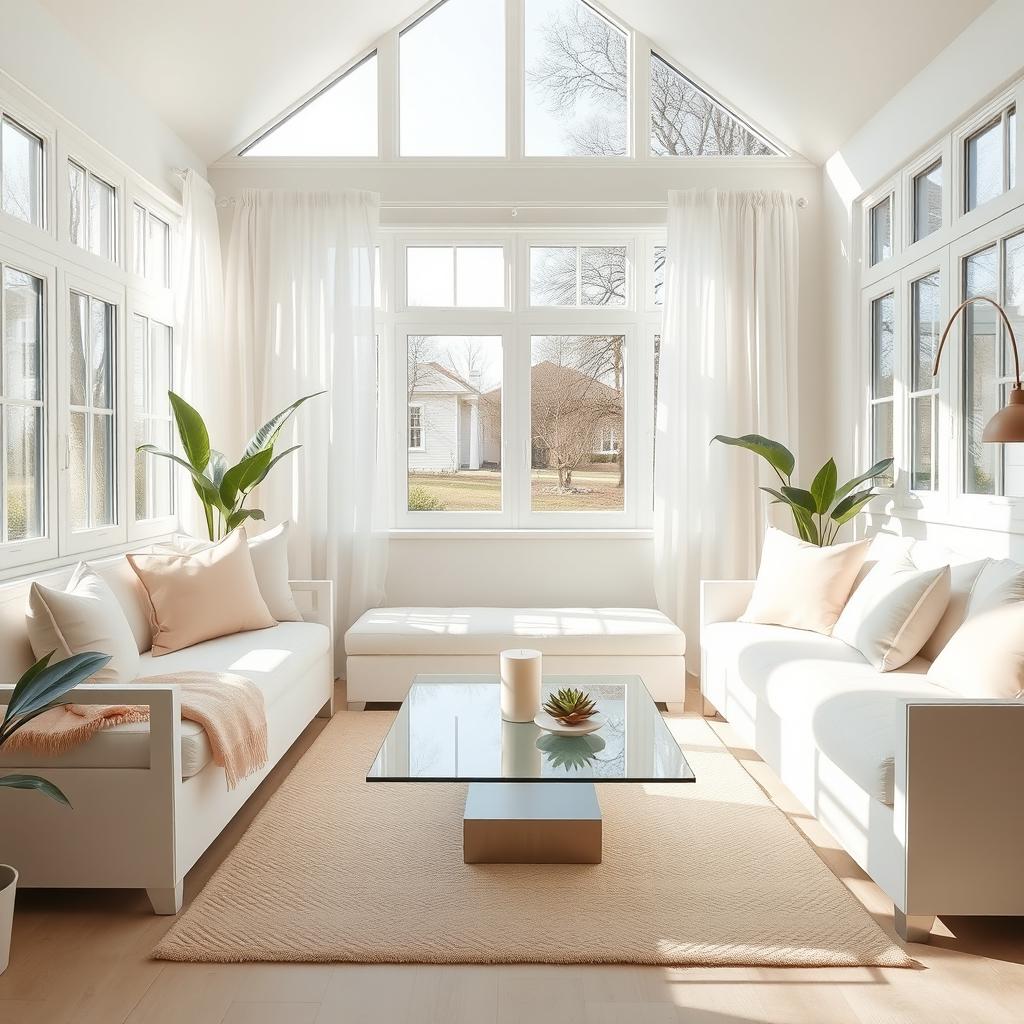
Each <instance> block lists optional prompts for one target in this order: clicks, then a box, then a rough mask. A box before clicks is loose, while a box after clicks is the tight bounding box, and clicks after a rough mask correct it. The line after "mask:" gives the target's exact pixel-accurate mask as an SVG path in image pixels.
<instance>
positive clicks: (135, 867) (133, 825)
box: [0, 555, 334, 914]
mask: <svg viewBox="0 0 1024 1024" xmlns="http://www.w3.org/2000/svg"><path fill="white" fill-rule="evenodd" d="M90 564H91V565H92V566H93V568H94V569H96V570H97V571H98V572H99V573H100V574H101V575H102V576H104V577H105V578H106V579H107V581H108V583H110V584H111V588H112V589H113V590H114V592H115V594H116V595H117V597H118V600H119V601H120V602H121V604H122V607H123V608H124V609H125V612H126V615H128V617H129V619H130V620H132V619H133V617H134V620H135V621H138V615H139V614H140V610H139V608H138V607H137V606H134V603H135V602H136V601H137V599H138V595H137V594H133V592H132V590H131V588H128V587H126V586H125V585H124V578H125V577H124V575H123V570H124V556H123V555H118V556H117V557H115V558H108V559H104V560H102V561H96V562H90ZM72 571H73V566H69V567H66V568H63V569H59V570H56V571H54V572H50V573H47V574H45V575H41V576H38V577H36V578H37V579H39V580H40V581H41V582H44V583H46V584H48V585H50V586H63V585H64V584H65V583H66V582H67V580H68V579H69V578H70V575H71V572H72ZM129 571H130V570H129ZM30 583H31V580H25V579H23V580H19V581H16V582H13V583H6V584H3V585H0V680H3V681H4V682H3V683H2V684H0V705H6V703H7V701H8V699H9V694H10V692H11V690H12V689H13V683H14V681H16V680H17V678H18V677H19V676H20V675H21V674H22V672H24V670H25V669H26V668H28V666H29V665H31V664H32V662H33V661H34V660H35V659H34V658H33V655H32V650H31V647H30V646H29V643H28V637H27V634H26V629H25V606H26V600H27V595H28V589H29V585H30ZM332 587H333V585H332V584H331V583H330V582H327V581H321V580H309V581H292V583H291V588H292V591H293V593H294V594H295V598H296V604H297V605H298V607H299V608H300V610H301V612H302V614H303V617H304V619H305V621H303V622H282V623H279V624H278V625H276V626H273V627H271V628H269V629H261V630H254V631H251V632H247V633H237V634H235V635H233V636H227V637H220V638H218V639H215V640H208V641H206V642H205V643H201V644H196V645H195V646H194V647H189V648H187V649H185V650H182V651H176V652H174V653H172V654H167V655H164V656H162V657H159V658H153V656H152V655H151V654H150V653H148V652H146V653H144V654H142V667H141V669H140V672H139V676H140V680H139V681H137V682H135V683H132V684H128V685H109V684H102V685H101V684H97V683H85V684H83V685H82V686H80V687H78V688H77V689H75V690H73V691H72V692H71V693H70V694H69V699H71V700H73V701H75V702H77V703H83V704H85V703H90V704H142V705H148V706H149V708H150V721H149V722H148V723H144V724H138V725H124V726H118V727H115V728H112V729H109V730H106V731H104V732H101V733H99V734H98V735H96V736H95V737H93V738H92V739H91V740H89V741H88V742H87V743H85V744H83V745H82V746H80V747H78V748H76V749H74V750H72V751H70V752H68V753H66V754H63V755H61V756H60V757H54V758H42V757H38V756H30V755H28V754H26V753H25V752H17V753H14V752H10V753H4V751H3V750H0V774H6V773H8V772H12V771H13V772H18V771H26V772H32V773H35V774H40V775H43V776H45V777H46V778H48V779H50V780H52V781H53V782H54V783H56V784H57V785H58V786H59V787H60V788H61V789H62V790H63V791H64V793H65V794H66V795H67V796H68V799H69V800H70V801H71V804H72V809H71V810H69V809H68V808H67V807H63V806H60V805H58V804H57V803H55V802H54V801H52V800H48V799H46V798H44V797H41V796H39V795H38V794H32V793H25V792H20V791H16V790H11V789H0V820H2V821H3V823H4V825H3V828H2V829H0V862H3V863H7V864H13V865H15V866H16V867H17V869H18V871H19V873H20V876H21V877H20V884H21V885H23V886H41V887H55V888H118V889H121V888H144V889H146V890H147V892H148V894H149V898H150V901H151V902H152V904H153V909H154V911H155V912H156V913H158V914H174V913H177V912H178V911H179V910H180V909H181V899H182V880H183V879H184V877H185V874H186V872H187V871H188V870H189V869H190V868H191V867H192V865H193V864H195V862H196V861H197V860H198V859H199V857H200V856H201V855H202V853H203V851H205V850H206V848H207V847H208V846H209V845H210V843H211V842H213V840H214V839H215V838H216V837H217V836H218V835H219V834H220V832H221V831H222V829H223V828H224V826H225V825H226V824H227V823H228V822H229V821H230V820H231V818H232V817H233V816H234V815H235V813H236V812H237V811H238V810H239V808H240V807H241V806H242V805H243V804H244V803H245V802H246V800H247V799H248V798H249V796H250V795H251V794H252V793H253V791H254V790H255V789H256V787H257V786H258V785H259V784H260V782H261V781H262V780H263V779H264V778H265V777H266V776H267V774H268V773H269V772H270V770H271V769H272V768H273V767H274V765H275V764H276V763H277V762H278V761H279V760H280V759H281V756H282V755H283V754H284V753H285V751H287V750H288V748H289V747H290V746H291V745H292V744H293V743H294V742H295V740H296V738H297V737H298V736H299V734H300V733H301V732H302V731H303V729H305V727H306V726H307V725H308V724H309V722H310V721H311V720H312V719H313V718H315V717H316V716H317V715H321V716H328V717H329V716H330V714H331V713H332V710H333V707H332V701H333V693H334V671H333V667H334V652H333V637H332V623H333V621H334V616H333V607H332V605H333V590H332ZM143 614H144V612H143ZM186 670H212V671H227V672H234V673H237V674H239V675H243V676H246V677H247V678H249V679H251V680H252V681H253V682H254V683H255V684H256V685H257V686H258V687H259V688H260V689H261V690H262V692H263V696H264V700H265V703H266V713H267V727H268V734H269V755H270V756H269V760H268V763H267V765H266V766H265V767H264V768H263V769H261V770H260V771H259V772H256V773H255V774H253V775H251V776H249V777H248V778H247V779H244V780H243V781H242V782H241V783H239V785H238V786H237V787H236V788H235V789H234V790H231V791H230V792H229V791H228V789H227V785H226V783H225V778H224V770H223V769H222V768H219V767H218V766H217V765H215V764H213V762H212V760H211V752H210V745H209V742H208V740H207V737H206V733H205V731H204V730H203V729H202V728H201V727H200V726H198V725H196V724H195V723H194V722H191V721H182V719H181V713H180V707H179V699H178V694H177V691H176V690H175V688H174V687H173V686H169V685H156V684H147V683H145V682H144V681H143V680H142V679H141V677H143V676H146V675H164V674H167V673H173V672H176V671H186Z"/></svg>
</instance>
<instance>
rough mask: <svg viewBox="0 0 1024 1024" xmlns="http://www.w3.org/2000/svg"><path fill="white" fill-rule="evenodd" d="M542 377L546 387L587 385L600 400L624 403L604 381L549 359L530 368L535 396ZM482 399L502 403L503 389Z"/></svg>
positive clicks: (531, 383)
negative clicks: (538, 382)
mask: <svg viewBox="0 0 1024 1024" xmlns="http://www.w3.org/2000/svg"><path fill="white" fill-rule="evenodd" d="M541 377H542V378H545V380H544V381H543V383H544V385H545V386H546V387H557V386H559V384H560V383H561V384H562V385H563V386H564V387H565V388H567V389H568V388H570V387H572V386H573V385H574V384H586V385H587V390H588V392H589V393H590V394H591V395H592V396H593V397H594V398H599V400H601V401H605V402H608V403H609V404H615V403H621V401H622V396H621V395H620V393H619V392H618V391H616V390H615V388H613V387H610V386H609V385H607V384H605V383H603V382H602V381H599V380H595V379H594V378H593V377H591V376H590V375H589V374H586V373H581V372H580V371H579V370H577V369H575V367H572V366H560V365H559V364H558V363H553V362H551V360H549V359H543V360H541V362H539V363H534V364H533V365H532V366H531V367H530V386H531V390H532V392H533V394H534V395H536V394H537V390H538V389H537V381H538V378H541ZM480 398H481V401H483V402H489V403H493V402H497V401H500V399H501V388H500V387H496V388H491V390H490V391H485V392H484V393H483V394H482V395H481V396H480Z"/></svg>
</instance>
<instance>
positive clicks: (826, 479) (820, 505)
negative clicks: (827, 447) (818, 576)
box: [711, 434, 892, 547]
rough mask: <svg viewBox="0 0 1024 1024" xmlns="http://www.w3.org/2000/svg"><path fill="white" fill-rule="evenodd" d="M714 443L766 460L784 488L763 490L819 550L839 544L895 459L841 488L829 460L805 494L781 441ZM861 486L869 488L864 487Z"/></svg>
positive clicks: (748, 437) (756, 437) (750, 438)
mask: <svg viewBox="0 0 1024 1024" xmlns="http://www.w3.org/2000/svg"><path fill="white" fill-rule="evenodd" d="M711 440H712V442H714V441H718V442H720V443H721V444H727V445H732V446H734V447H737V448H745V449H746V450H747V451H749V452H753V453H754V454H755V455H759V456H760V457H761V458H762V459H764V460H765V462H767V463H768V465H769V466H771V467H772V469H773V470H774V471H775V475H776V476H777V477H778V478H779V485H780V486H779V487H762V488H761V490H762V491H766V492H767V493H768V494H770V495H771V496H772V498H773V499H774V501H775V502H777V503H781V504H783V505H786V506H788V508H789V510H790V512H791V513H792V516H793V522H794V523H795V524H796V529H797V533H798V534H799V535H800V539H801V540H805V541H807V542H808V543H809V544H817V545H818V546H819V547H825V546H826V545H828V544H832V543H834V542H835V539H836V537H837V536H838V535H839V531H840V529H841V528H842V527H843V525H844V524H846V523H848V522H849V521H850V520H851V519H853V517H854V516H856V515H857V513H858V512H860V510H861V509H862V508H863V507H864V506H865V505H866V504H867V503H868V502H869V501H870V500H871V499H872V497H874V494H875V489H874V486H873V485H872V484H871V481H872V480H875V479H876V478H877V477H879V476H881V475H882V474H883V473H885V472H886V471H887V470H888V469H889V467H890V466H891V465H892V459H882V460H880V461H879V462H876V463H875V464H874V465H873V466H872V467H871V468H870V469H867V470H865V471H864V472H863V473H860V474H858V475H857V476H855V477H853V478H852V479H851V480H847V481H846V483H844V484H840V483H839V471H838V469H837V468H836V463H835V459H829V460H828V462H826V463H825V465H824V466H822V467H821V469H819V470H818V472H817V473H816V474H815V477H814V479H813V480H812V481H811V486H810V489H807V490H805V489H804V488H803V487H796V486H794V484H793V473H794V472H795V470H796V458H795V457H794V455H793V453H792V452H791V451H790V450H789V449H788V448H787V447H786V446H785V445H783V444H780V443H779V442H778V441H772V440H771V439H770V438H767V437H762V436H761V435H760V434H744V435H743V436H742V437H727V436H726V435H725V434H716V435H715V436H714V437H713V438H712V439H711ZM861 484H866V485H867V486H865V487H861ZM858 488H860V489H859V490H858Z"/></svg>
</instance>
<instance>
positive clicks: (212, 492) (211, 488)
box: [135, 444, 221, 508]
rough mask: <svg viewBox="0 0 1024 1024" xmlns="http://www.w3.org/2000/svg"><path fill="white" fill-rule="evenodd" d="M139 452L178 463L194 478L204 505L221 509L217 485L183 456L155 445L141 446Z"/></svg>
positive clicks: (193, 481) (197, 491) (137, 449)
mask: <svg viewBox="0 0 1024 1024" xmlns="http://www.w3.org/2000/svg"><path fill="white" fill-rule="evenodd" d="M135 450H136V451H137V452H146V454H148V455H157V456H159V457H160V458H161V459H170V460H171V462H176V463H177V464H178V465H179V466H181V467H182V469H184V470H185V471H186V472H187V473H188V474H189V476H191V477H192V483H193V484H194V485H195V488H196V493H197V494H198V495H199V497H200V498H201V499H202V500H203V502H204V503H207V502H208V503H209V504H211V505H213V506H214V508H220V507H221V503H220V491H219V490H218V489H217V485H216V484H215V483H214V482H213V481H212V480H211V479H210V478H209V477H208V476H206V474H205V473H203V472H202V471H201V470H198V469H196V468H195V466H192V465H190V464H189V463H188V462H186V461H185V460H184V459H183V458H181V456H179V455H175V454H174V453H173V452H165V451H164V450H163V449H162V448H157V446H156V445H155V444H140V445H139V447H138V448H136V449H135ZM207 461H209V455H207Z"/></svg>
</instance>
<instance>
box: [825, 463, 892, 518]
mask: <svg viewBox="0 0 1024 1024" xmlns="http://www.w3.org/2000/svg"><path fill="white" fill-rule="evenodd" d="M891 465H892V459H882V460H881V461H880V462H876V463H875V464H874V465H873V466H872V467H871V468H870V469H869V470H868V471H867V472H866V473H861V475H860V476H855V477H854V478H853V479H852V480H847V481H846V483H845V484H843V486H842V487H840V488H839V490H837V491H836V493H835V497H834V498H833V499H832V500H833V501H841V500H842V499H843V498H845V497H846V496H847V495H848V494H849V493H850V491H852V490H853V489H854V487H856V486H857V485H858V484H862V483H864V481H865V480H874V478H875V477H876V476H881V475H882V474H883V473H884V472H885V471H886V470H887V469H888V468H889V467H890V466H891ZM837 507H838V506H837Z"/></svg>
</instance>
